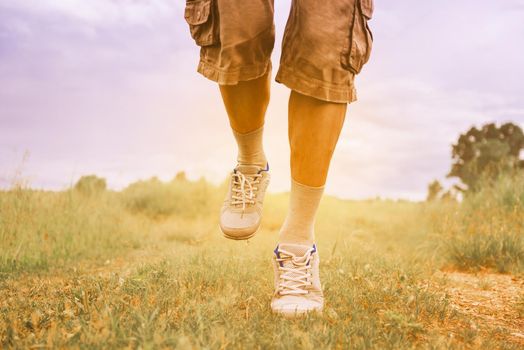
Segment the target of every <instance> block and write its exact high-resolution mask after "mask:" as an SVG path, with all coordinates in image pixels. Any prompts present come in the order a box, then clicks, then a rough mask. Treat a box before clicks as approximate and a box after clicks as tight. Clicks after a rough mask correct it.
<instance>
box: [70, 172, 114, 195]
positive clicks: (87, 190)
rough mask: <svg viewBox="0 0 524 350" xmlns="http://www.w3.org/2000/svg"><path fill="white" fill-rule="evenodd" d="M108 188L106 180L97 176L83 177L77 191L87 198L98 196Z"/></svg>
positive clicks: (77, 183)
mask: <svg viewBox="0 0 524 350" xmlns="http://www.w3.org/2000/svg"><path fill="white" fill-rule="evenodd" d="M106 188H107V183H106V180H105V179H103V178H100V177H98V176H96V175H88V176H82V177H81V178H80V179H79V180H78V181H77V182H76V184H75V190H77V191H78V192H80V193H81V194H83V195H87V196H91V195H98V194H100V193H102V192H104V191H105V190H106Z"/></svg>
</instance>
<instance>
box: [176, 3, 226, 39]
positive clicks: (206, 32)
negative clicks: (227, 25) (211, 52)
mask: <svg viewBox="0 0 524 350" xmlns="http://www.w3.org/2000/svg"><path fill="white" fill-rule="evenodd" d="M214 5H215V3H214V1H213V0H186V8H185V11H184V18H185V19H186V22H187V23H188V24H189V29H190V31H191V36H192V37H193V39H194V40H195V42H196V43H197V45H199V46H210V45H215V44H218V43H219V41H220V35H219V27H218V20H217V19H218V18H217V15H216V11H215V8H214Z"/></svg>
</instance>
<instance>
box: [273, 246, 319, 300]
mask: <svg viewBox="0 0 524 350" xmlns="http://www.w3.org/2000/svg"><path fill="white" fill-rule="evenodd" d="M278 252H279V253H280V254H279V257H277V258H276V260H277V262H278V263H279V268H278V270H279V271H280V275H279V276H280V283H279V285H278V293H279V294H280V295H303V294H308V293H309V291H308V290H307V289H305V287H308V286H310V285H312V284H313V283H312V282H311V264H310V260H311V253H312V252H313V248H311V249H309V250H308V251H307V252H306V254H304V255H303V256H296V255H295V254H293V253H290V252H288V251H285V250H282V249H280V248H279V250H278Z"/></svg>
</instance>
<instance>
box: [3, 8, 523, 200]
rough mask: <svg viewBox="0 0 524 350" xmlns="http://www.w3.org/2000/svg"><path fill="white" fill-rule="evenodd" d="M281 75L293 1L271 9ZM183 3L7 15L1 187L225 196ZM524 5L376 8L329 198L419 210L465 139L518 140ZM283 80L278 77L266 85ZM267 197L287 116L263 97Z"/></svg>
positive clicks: (219, 130)
mask: <svg viewBox="0 0 524 350" xmlns="http://www.w3.org/2000/svg"><path fill="white" fill-rule="evenodd" d="M275 2H276V3H275V24H276V33H277V37H276V44H275V50H274V52H273V57H272V59H273V63H274V66H275V68H276V67H278V61H279V57H280V42H281V40H282V34H283V30H284V27H285V23H286V19H287V15H288V13H289V6H290V0H276V1H275ZM183 10H184V1H182V0H177V1H173V0H120V1H114V0H89V1H85V0H39V1H30V0H0V187H3V188H6V187H9V186H10V185H11V184H12V183H13V182H14V181H16V180H17V179H18V180H19V179H21V178H23V180H24V181H26V182H28V183H29V184H30V185H31V186H32V187H34V188H44V189H53V190H60V189H65V188H67V187H68V186H70V185H71V184H73V183H74V182H75V181H76V180H77V179H78V178H79V177H80V176H82V175H86V174H97V175H99V176H102V177H104V178H106V179H107V182H108V185H109V187H110V188H114V189H121V188H123V187H125V186H127V185H128V184H130V183H131V182H133V181H136V180H139V179H147V178H150V177H153V176H157V177H159V178H160V179H163V180H169V179H171V178H172V177H173V176H174V175H175V174H176V173H177V172H179V171H185V172H186V173H187V175H188V177H189V178H191V179H197V178H200V177H201V176H205V177H206V179H208V180H209V181H211V182H215V183H219V182H222V181H223V180H224V179H225V178H226V176H227V173H228V171H230V170H231V169H232V167H234V165H235V157H236V146H235V143H234V139H233V137H232V133H231V131H230V129H229V124H228V122H227V116H226V113H225V111H224V108H223V104H222V101H221V99H220V94H219V92H218V88H217V86H216V84H214V83H212V82H211V81H208V80H206V79H205V78H204V77H202V76H200V75H199V74H198V73H196V66H197V63H198V54H199V53H198V48H197V47H196V46H195V44H194V42H193V41H192V39H191V37H190V35H189V30H188V27H187V24H186V23H185V21H184V19H183ZM523 18H524V0H505V1H494V0H491V1H490V0H476V1H474V0H440V1H431V2H430V1H417V0H395V1H389V0H375V13H374V16H373V19H372V20H371V21H370V27H371V29H372V30H373V33H374V46H373V53H372V57H371V60H370V62H369V63H368V64H367V65H366V66H365V68H364V69H363V72H362V73H361V74H360V75H359V76H358V77H357V80H356V84H357V85H356V86H357V90H358V97H359V99H358V101H357V102H355V103H352V104H350V105H349V108H348V113H347V118H346V123H345V125H344V129H343V131H342V134H341V138H340V141H339V144H338V146H337V150H336V152H335V155H334V158H333V161H332V166H331V169H330V174H329V178H328V183H327V186H326V192H327V193H329V194H334V195H337V196H339V197H342V198H354V199H360V198H372V197H376V196H380V197H387V198H406V199H413V200H418V199H423V198H424V197H425V195H426V189H427V185H428V183H429V182H430V181H432V180H433V179H439V180H445V178H446V174H447V172H448V171H449V168H450V164H451V144H452V143H453V142H455V140H456V139H457V138H458V135H459V134H460V133H462V132H465V131H466V130H467V129H468V128H469V127H471V126H472V125H477V126H481V125H483V124H485V123H488V122H506V121H512V122H515V123H517V124H519V125H520V126H521V127H524V99H523V97H524V67H523V62H524V45H523V42H524V41H523V38H524V21H523V20H522V19H523ZM275 73H276V69H274V72H273V74H275ZM271 93H272V97H271V102H270V107H269V109H268V112H267V119H266V126H265V147H266V154H267V156H268V158H269V161H270V164H271V168H272V184H271V187H270V190H271V191H272V192H280V191H287V190H288V189H289V183H290V179H289V176H290V174H289V146H288V141H287V100H288V97H289V90H288V89H287V88H286V87H284V86H282V85H280V84H277V83H275V82H273V83H272V92H271Z"/></svg>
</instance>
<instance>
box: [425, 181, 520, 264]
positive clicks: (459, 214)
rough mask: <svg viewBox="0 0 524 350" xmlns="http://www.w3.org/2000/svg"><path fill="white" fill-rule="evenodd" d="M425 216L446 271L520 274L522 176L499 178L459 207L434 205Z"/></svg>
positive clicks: (468, 197)
mask: <svg viewBox="0 0 524 350" xmlns="http://www.w3.org/2000/svg"><path fill="white" fill-rule="evenodd" d="M429 211H432V215H431V216H432V218H431V220H432V222H433V228H434V230H435V231H436V232H437V234H438V241H439V243H440V245H441V249H440V252H441V253H442V255H443V256H445V257H446V259H447V261H448V263H449V264H451V265H452V266H454V267H456V268H459V269H462V270H482V269H494V270H496V271H498V272H502V273H505V272H514V273H518V272H521V271H523V269H524V175H523V174H519V175H515V176H510V175H506V176H502V177H500V178H499V179H498V181H495V182H494V183H485V185H484V186H483V187H482V190H480V191H478V192H475V193H471V194H468V195H466V197H465V199H464V201H463V203H460V204H458V203H436V204H435V205H434V206H433V207H432V208H429Z"/></svg>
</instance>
